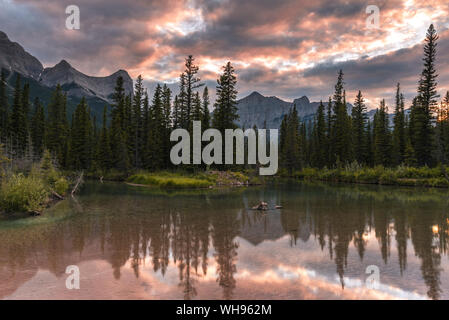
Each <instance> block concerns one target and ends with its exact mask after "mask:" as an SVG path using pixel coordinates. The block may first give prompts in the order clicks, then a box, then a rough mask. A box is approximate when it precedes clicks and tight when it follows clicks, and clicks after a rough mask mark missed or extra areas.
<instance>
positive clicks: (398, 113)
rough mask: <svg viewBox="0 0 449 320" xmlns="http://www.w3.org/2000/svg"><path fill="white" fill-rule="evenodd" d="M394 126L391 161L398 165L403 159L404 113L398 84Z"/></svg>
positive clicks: (404, 143)
mask: <svg viewBox="0 0 449 320" xmlns="http://www.w3.org/2000/svg"><path fill="white" fill-rule="evenodd" d="M393 121H394V127H393V148H392V161H393V165H399V164H401V163H402V162H403V161H404V157H405V145H406V135H405V113H404V96H403V95H402V93H401V87H400V84H399V83H398V84H397V87H396V98H395V109H394V119H393Z"/></svg>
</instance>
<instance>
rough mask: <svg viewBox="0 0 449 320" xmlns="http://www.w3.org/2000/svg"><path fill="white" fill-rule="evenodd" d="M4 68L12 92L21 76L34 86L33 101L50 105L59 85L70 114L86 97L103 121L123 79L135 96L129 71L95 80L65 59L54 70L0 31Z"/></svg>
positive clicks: (99, 118)
mask: <svg viewBox="0 0 449 320" xmlns="http://www.w3.org/2000/svg"><path fill="white" fill-rule="evenodd" d="M0 69H5V70H7V72H8V84H9V92H10V93H12V88H13V86H14V82H15V79H16V77H17V74H20V75H21V76H22V84H23V83H25V82H28V83H29V84H30V100H31V102H32V101H33V100H34V98H35V97H39V98H40V99H41V100H42V102H43V103H44V104H45V105H47V104H48V103H49V102H50V99H51V94H52V91H53V90H54V88H55V87H56V85H57V84H60V85H61V86H62V89H63V90H64V92H66V93H67V98H68V99H67V101H68V107H67V110H68V114H69V116H70V115H71V112H72V111H73V110H74V108H75V107H76V105H77V104H78V103H79V102H80V100H81V98H82V97H83V96H84V97H86V100H87V103H88V105H89V107H90V108H91V110H92V114H93V115H95V116H96V117H97V120H99V121H101V119H102V112H103V107H104V106H105V105H110V104H111V102H112V94H113V91H114V87H115V83H116V80H117V78H118V77H119V76H122V77H123V80H124V88H125V92H126V94H132V92H133V81H132V79H131V77H130V76H129V74H128V72H126V71H125V70H119V71H117V72H115V73H113V74H112V75H110V76H107V77H91V76H88V75H85V74H84V73H82V72H80V71H78V70H76V69H75V68H73V67H72V66H71V65H70V64H69V63H68V62H67V61H65V60H62V61H61V62H59V63H58V64H57V65H55V66H54V67H51V68H45V69H44V67H43V66H42V63H41V62H40V61H39V60H38V59H36V58H35V57H33V56H32V55H31V54H29V53H28V52H26V51H25V49H24V48H23V47H22V46H21V45H20V44H18V43H16V42H12V41H11V40H10V39H9V38H8V36H7V35H6V34H5V33H4V32H1V31H0Z"/></svg>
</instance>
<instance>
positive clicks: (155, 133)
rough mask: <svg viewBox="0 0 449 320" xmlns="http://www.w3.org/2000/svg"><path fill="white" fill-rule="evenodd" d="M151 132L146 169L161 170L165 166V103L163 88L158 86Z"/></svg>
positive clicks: (153, 104)
mask: <svg viewBox="0 0 449 320" xmlns="http://www.w3.org/2000/svg"><path fill="white" fill-rule="evenodd" d="M150 122H151V130H150V133H149V138H148V141H147V143H146V148H145V149H146V152H147V153H146V156H145V159H146V161H145V163H144V165H145V167H146V168H147V169H150V170H158V169H161V168H162V167H163V165H164V155H163V149H164V145H163V143H162V137H163V134H164V130H165V128H164V126H163V103H162V87H161V86H160V85H159V84H158V85H157V86H156V89H155V91H154V96H153V101H152V106H151V112H150Z"/></svg>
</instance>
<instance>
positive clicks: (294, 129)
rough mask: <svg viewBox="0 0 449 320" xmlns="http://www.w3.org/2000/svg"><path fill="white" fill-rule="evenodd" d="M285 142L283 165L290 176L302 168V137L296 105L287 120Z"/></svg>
mask: <svg viewBox="0 0 449 320" xmlns="http://www.w3.org/2000/svg"><path fill="white" fill-rule="evenodd" d="M286 124H287V126H286V129H285V140H284V141H283V142H282V145H283V151H282V154H283V157H282V160H283V163H284V166H285V168H286V169H287V170H288V172H289V174H290V175H292V174H293V171H294V170H296V169H299V168H300V144H301V141H300V136H299V126H300V122H299V117H298V112H297V110H296V105H294V106H293V109H292V110H291V111H290V113H289V114H288V117H287V119H286Z"/></svg>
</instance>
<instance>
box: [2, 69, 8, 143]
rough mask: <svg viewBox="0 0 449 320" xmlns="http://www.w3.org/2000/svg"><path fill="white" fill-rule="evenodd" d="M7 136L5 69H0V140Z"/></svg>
mask: <svg viewBox="0 0 449 320" xmlns="http://www.w3.org/2000/svg"><path fill="white" fill-rule="evenodd" d="M8 136H9V104H8V95H7V83H6V70H4V69H2V70H1V77H0V141H6V139H7V138H8Z"/></svg>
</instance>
